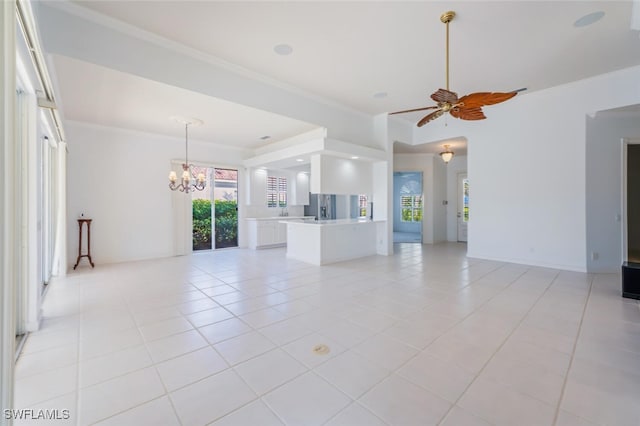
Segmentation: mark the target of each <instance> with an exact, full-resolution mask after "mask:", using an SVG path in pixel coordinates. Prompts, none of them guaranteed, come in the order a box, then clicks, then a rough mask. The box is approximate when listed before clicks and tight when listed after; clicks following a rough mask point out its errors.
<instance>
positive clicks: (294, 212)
mask: <svg viewBox="0 0 640 426" xmlns="http://www.w3.org/2000/svg"><path fill="white" fill-rule="evenodd" d="M244 207H245V209H246V212H247V214H246V217H273V216H280V215H281V214H282V208H280V207H267V206H244ZM285 212H287V213H289V216H304V206H289V207H285Z"/></svg>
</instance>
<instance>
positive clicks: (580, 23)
mask: <svg viewBox="0 0 640 426" xmlns="http://www.w3.org/2000/svg"><path fill="white" fill-rule="evenodd" d="M603 17H604V12H603V11H599V12H593V13H589V14H588V15H584V16H583V17H582V18H580V19H578V20H577V21H576V22H574V23H573V26H574V27H576V28H580V27H586V26H587V25H591V24H595V23H596V22H598V21H599V20H601V19H602V18H603Z"/></svg>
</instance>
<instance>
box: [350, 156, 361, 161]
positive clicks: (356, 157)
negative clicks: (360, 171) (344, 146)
mask: <svg viewBox="0 0 640 426" xmlns="http://www.w3.org/2000/svg"><path fill="white" fill-rule="evenodd" d="M358 158H360V157H358V156H357V155H354V156H353V157H351V159H352V160H357V159H358Z"/></svg>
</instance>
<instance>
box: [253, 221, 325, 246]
mask: <svg viewBox="0 0 640 426" xmlns="http://www.w3.org/2000/svg"><path fill="white" fill-rule="evenodd" d="M313 219H314V218H313V217H311V218H307V217H299V216H282V217H279V216H278V217H271V218H249V219H247V224H248V231H249V248H251V249H258V248H267V247H280V246H285V245H287V225H286V224H285V223H282V222H283V221H288V220H291V221H300V220H313Z"/></svg>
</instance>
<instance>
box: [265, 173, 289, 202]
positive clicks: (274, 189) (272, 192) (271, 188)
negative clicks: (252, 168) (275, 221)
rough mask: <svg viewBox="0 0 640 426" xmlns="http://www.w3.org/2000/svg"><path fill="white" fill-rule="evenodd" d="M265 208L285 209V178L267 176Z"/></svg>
mask: <svg viewBox="0 0 640 426" xmlns="http://www.w3.org/2000/svg"><path fill="white" fill-rule="evenodd" d="M267 207H287V178H285V177H276V176H267Z"/></svg>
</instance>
